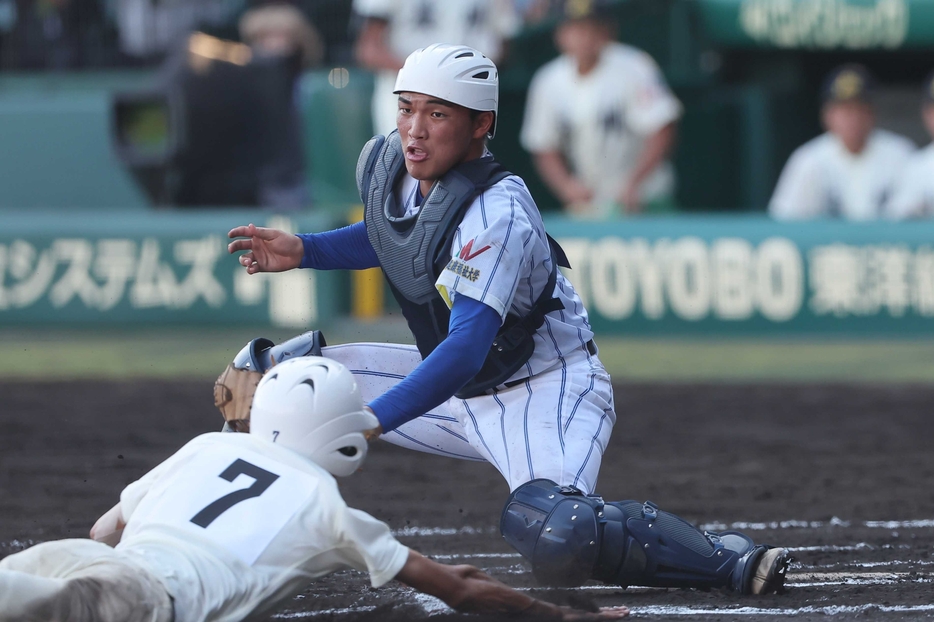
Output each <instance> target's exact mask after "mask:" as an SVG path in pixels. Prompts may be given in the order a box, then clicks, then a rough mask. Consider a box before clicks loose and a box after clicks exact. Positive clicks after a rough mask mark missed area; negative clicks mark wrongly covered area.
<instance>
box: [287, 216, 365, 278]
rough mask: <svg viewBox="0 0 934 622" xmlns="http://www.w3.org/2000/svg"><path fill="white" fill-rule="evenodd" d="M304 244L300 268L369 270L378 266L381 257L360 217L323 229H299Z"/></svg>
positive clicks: (299, 235)
mask: <svg viewBox="0 0 934 622" xmlns="http://www.w3.org/2000/svg"><path fill="white" fill-rule="evenodd" d="M298 237H299V239H301V241H302V245H303V246H304V247H305V256H304V257H302V263H301V264H300V266H299V267H300V268H314V269H316V270H366V269H367V268H376V267H379V258H377V256H376V251H375V250H373V245H372V244H370V238H369V236H367V233H366V224H365V223H364V222H363V221H361V222H358V223H354V224H352V225H349V226H347V227H341V228H340V229H334V230H332V231H324V232H322V233H299V234H298Z"/></svg>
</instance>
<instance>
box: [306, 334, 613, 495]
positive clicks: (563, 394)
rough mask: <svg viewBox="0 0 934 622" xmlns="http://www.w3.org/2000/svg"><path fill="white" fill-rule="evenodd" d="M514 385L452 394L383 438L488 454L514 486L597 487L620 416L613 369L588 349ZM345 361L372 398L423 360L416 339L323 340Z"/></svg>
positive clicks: (457, 453)
mask: <svg viewBox="0 0 934 622" xmlns="http://www.w3.org/2000/svg"><path fill="white" fill-rule="evenodd" d="M579 352H581V353H580V354H579V355H577V356H576V357H574V358H570V357H569V358H567V359H565V361H564V362H563V364H558V365H556V366H555V367H554V368H552V369H550V370H548V371H547V372H544V373H541V374H537V375H536V376H534V377H532V378H530V379H529V380H527V381H525V382H522V383H520V384H517V385H515V386H513V387H511V388H507V389H504V390H501V391H496V392H495V393H493V394H491V395H480V396H477V397H473V398H470V399H469V400H460V399H457V398H454V397H452V398H451V399H449V400H448V401H446V402H445V403H443V404H441V405H440V406H438V407H437V408H435V409H433V410H432V411H431V412H430V413H426V414H424V415H422V416H420V417H418V418H417V419H413V420H412V421H409V422H408V423H405V424H403V425H401V426H399V427H398V428H397V429H395V430H392V431H390V432H388V433H386V434H384V435H383V436H382V437H381V438H383V439H384V440H386V441H388V442H390V443H392V444H394V445H399V446H401V447H406V448H409V449H415V450H417V451H423V452H427V453H432V454H437V455H441V456H449V457H453V458H461V459H465V460H485V461H487V462H489V463H490V464H492V465H493V466H495V467H496V468H497V470H499V472H500V473H501V474H502V475H503V477H504V478H506V481H507V483H508V484H509V489H510V490H515V489H516V488H518V487H519V486H521V485H522V484H524V483H526V482H528V481H530V480H533V479H536V478H547V479H550V480H553V481H555V482H557V483H558V484H561V485H568V486H575V487H577V488H579V489H580V490H582V491H583V492H585V493H591V492H593V490H594V487H595V486H596V485H597V475H598V473H599V471H600V462H601V460H602V458H603V452H604V450H605V449H606V445H607V442H609V439H610V432H611V431H612V429H613V424H614V423H615V422H616V413H615V411H614V410H613V389H612V385H611V384H610V376H609V374H608V373H607V372H606V370H605V369H604V368H603V366H602V364H600V362H599V360H598V359H597V358H596V357H590V358H588V357H587V356H586V354H584V353H583V352H582V351H579ZM322 354H323V355H324V356H327V357H329V358H333V359H335V360H337V361H339V362H341V363H343V364H344V365H346V366H347V367H348V368H349V369H350V371H351V372H353V374H354V376H355V377H356V379H357V385H358V386H359V387H360V391H361V393H362V395H363V399H364V400H365V401H367V402H369V401H371V400H373V399H375V398H376V397H377V396H378V395H380V394H382V393H384V392H385V391H387V390H388V389H389V388H391V387H392V386H393V385H394V384H396V383H397V382H399V381H400V380H402V379H403V378H405V377H406V376H407V375H408V374H409V373H410V372H411V371H412V370H413V369H415V367H416V366H417V365H418V364H419V363H421V362H422V358H421V355H420V354H419V352H418V350H417V349H416V348H415V346H409V345H396V344H381V343H353V344H346V345H338V346H328V347H325V348H323V351H322Z"/></svg>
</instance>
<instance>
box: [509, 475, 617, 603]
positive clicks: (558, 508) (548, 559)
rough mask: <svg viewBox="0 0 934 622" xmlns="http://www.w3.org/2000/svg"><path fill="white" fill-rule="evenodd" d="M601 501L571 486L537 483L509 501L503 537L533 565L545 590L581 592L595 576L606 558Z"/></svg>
mask: <svg viewBox="0 0 934 622" xmlns="http://www.w3.org/2000/svg"><path fill="white" fill-rule="evenodd" d="M602 509H603V501H602V500H601V499H600V498H599V497H588V496H585V495H584V494H583V493H582V492H581V491H579V490H577V489H576V488H572V487H569V486H558V485H557V484H556V483H555V482H553V481H551V480H548V479H536V480H532V481H531V482H529V483H527V484H523V485H522V486H519V487H518V488H517V489H516V490H514V491H513V493H512V494H511V495H509V499H507V501H506V507H505V508H504V509H503V515H502V517H501V518H500V525H499V529H500V533H501V534H502V535H503V538H505V540H506V541H507V542H508V543H509V544H510V545H512V547H513V548H515V549H516V550H517V551H519V553H521V554H522V556H523V557H525V558H526V559H527V560H529V561H530V562H531V563H532V572H533V573H534V575H535V578H536V580H537V581H538V582H539V583H542V584H544V585H554V586H564V587H575V586H578V585H581V584H583V583H584V582H585V581H587V580H588V579H590V578H591V577H592V575H593V569H594V565H595V564H596V562H597V558H598V557H599V554H600V547H599V545H598V543H599V540H600V532H599V525H598V514H599V513H601V511H602Z"/></svg>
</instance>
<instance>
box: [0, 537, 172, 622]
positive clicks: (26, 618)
mask: <svg viewBox="0 0 934 622" xmlns="http://www.w3.org/2000/svg"><path fill="white" fill-rule="evenodd" d="M66 619H67V620H68V621H69V622H172V621H173V619H174V614H173V610H172V600H171V598H170V597H169V595H168V593H167V592H166V591H165V588H164V587H163V586H162V584H161V583H160V582H159V580H158V579H156V577H154V576H153V575H152V574H150V573H149V572H147V571H146V570H145V569H143V568H141V567H140V566H138V565H136V564H134V563H132V562H130V561H129V560H127V559H125V558H124V557H123V556H121V555H120V554H119V552H117V551H115V550H114V549H112V548H110V547H109V546H107V545H106V544H101V543H100V542H94V541H93V540H77V539H76V540H59V541H57V542H46V543H44V544H38V545H36V546H34V547H31V548H29V549H26V550H25V551H22V552H20V553H16V554H14V555H10V556H8V557H6V558H4V559H3V560H0V622H13V621H14V620H15V621H17V622H59V621H63V620H66Z"/></svg>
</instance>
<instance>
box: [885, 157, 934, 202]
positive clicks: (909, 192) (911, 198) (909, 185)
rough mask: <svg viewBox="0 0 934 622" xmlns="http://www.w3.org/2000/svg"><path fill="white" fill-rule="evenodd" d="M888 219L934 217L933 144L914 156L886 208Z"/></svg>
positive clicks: (896, 185) (900, 177)
mask: <svg viewBox="0 0 934 622" xmlns="http://www.w3.org/2000/svg"><path fill="white" fill-rule="evenodd" d="M885 215H886V216H887V217H888V218H893V219H903V218H931V217H932V216H934V144H930V145H928V146H927V147H925V148H924V149H922V150H921V151H918V152H917V153H915V154H914V155H912V156H911V159H910V160H908V164H907V165H906V166H905V170H904V172H903V173H902V174H901V175H900V176H899V178H898V181H897V182H896V184H895V192H894V193H893V195H892V198H891V200H890V201H889V203H888V205H886V208H885Z"/></svg>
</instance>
